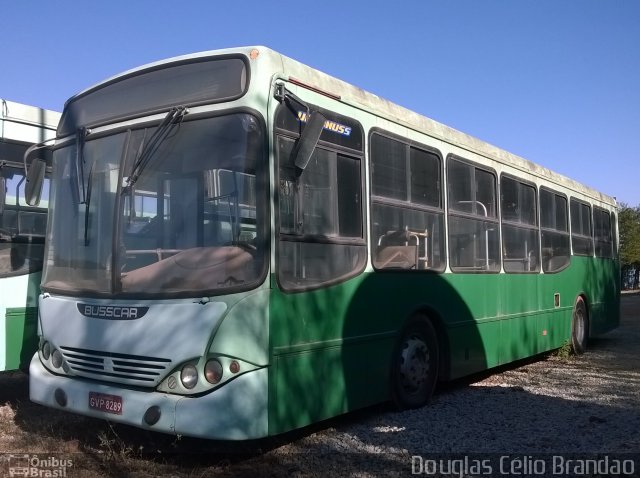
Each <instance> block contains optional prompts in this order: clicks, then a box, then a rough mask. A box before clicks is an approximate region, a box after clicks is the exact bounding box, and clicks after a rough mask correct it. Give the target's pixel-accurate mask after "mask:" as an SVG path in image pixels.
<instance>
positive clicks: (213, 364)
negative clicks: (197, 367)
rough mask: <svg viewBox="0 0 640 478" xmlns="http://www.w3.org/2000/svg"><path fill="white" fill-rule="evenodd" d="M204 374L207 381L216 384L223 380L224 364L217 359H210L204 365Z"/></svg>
mask: <svg viewBox="0 0 640 478" xmlns="http://www.w3.org/2000/svg"><path fill="white" fill-rule="evenodd" d="M204 376H205V378H206V379H207V382H209V383H212V384H214V385H215V384H216V383H218V382H220V380H222V364H221V363H220V362H218V361H217V360H215V359H213V360H209V361H208V362H207V364H206V365H205V366H204Z"/></svg>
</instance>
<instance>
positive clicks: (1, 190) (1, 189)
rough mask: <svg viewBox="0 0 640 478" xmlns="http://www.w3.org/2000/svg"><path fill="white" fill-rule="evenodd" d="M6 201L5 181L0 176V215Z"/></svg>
mask: <svg viewBox="0 0 640 478" xmlns="http://www.w3.org/2000/svg"><path fill="white" fill-rule="evenodd" d="M6 200H7V180H6V179H5V178H4V176H0V214H2V213H3V212H4V203H5V202H6Z"/></svg>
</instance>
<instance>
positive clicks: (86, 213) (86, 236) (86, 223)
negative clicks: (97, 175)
mask: <svg viewBox="0 0 640 478" xmlns="http://www.w3.org/2000/svg"><path fill="white" fill-rule="evenodd" d="M94 164H95V162H93V163H91V168H90V169H89V178H87V181H88V184H87V193H86V196H85V201H84V245H85V246H88V245H89V205H90V204H91V183H92V180H93V165H94Z"/></svg>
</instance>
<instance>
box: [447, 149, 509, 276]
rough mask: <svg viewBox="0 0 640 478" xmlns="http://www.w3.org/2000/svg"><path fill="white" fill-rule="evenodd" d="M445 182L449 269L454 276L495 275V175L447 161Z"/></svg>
mask: <svg viewBox="0 0 640 478" xmlns="http://www.w3.org/2000/svg"><path fill="white" fill-rule="evenodd" d="M447 178H448V179H447V185H448V189H447V194H448V198H449V258H450V265H451V269H452V270H453V271H455V272H498V271H499V270H500V235H499V224H498V220H497V214H496V178H495V175H494V174H493V173H491V172H489V171H486V170H484V169H480V168H478V167H476V166H474V165H471V164H469V163H466V162H464V161H460V160H458V159H455V158H450V159H449V161H448V163H447Z"/></svg>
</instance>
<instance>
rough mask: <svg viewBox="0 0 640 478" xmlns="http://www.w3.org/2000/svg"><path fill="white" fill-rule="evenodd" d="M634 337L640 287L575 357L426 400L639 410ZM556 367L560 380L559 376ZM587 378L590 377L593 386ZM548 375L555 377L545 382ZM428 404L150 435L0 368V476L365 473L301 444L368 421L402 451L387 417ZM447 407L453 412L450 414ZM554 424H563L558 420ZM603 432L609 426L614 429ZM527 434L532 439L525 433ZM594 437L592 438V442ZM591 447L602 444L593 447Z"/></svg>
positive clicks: (339, 437) (333, 438) (638, 441)
mask: <svg viewBox="0 0 640 478" xmlns="http://www.w3.org/2000/svg"><path fill="white" fill-rule="evenodd" d="M639 338H640V293H630V294H623V296H622V320H621V326H620V327H619V328H618V329H617V330H615V331H613V332H611V333H610V334H607V335H606V336H604V338H601V339H595V340H593V341H592V343H591V344H590V350H589V352H588V353H587V354H586V355H585V356H583V357H563V356H558V355H553V354H552V355H547V356H542V357H537V358H536V359H535V360H532V361H528V362H527V363H524V364H518V365H517V366H511V367H506V368H501V369H499V370H497V371H491V372H490V373H485V374H483V375H480V376H477V377H472V378H471V379H468V380H465V381H463V382H457V383H454V384H452V385H447V386H446V387H444V388H442V389H441V390H440V391H439V392H438V394H437V395H436V397H435V406H436V407H438V406H439V404H442V403H444V404H446V403H451V402H456V400H462V398H461V397H464V400H477V399H478V398H479V397H480V395H482V394H485V395H486V394H493V393H495V394H499V393H504V389H505V388H506V389H511V390H513V391H515V392H516V393H520V392H521V391H522V390H526V391H527V393H529V394H530V395H531V396H535V395H536V394H543V395H545V396H547V397H557V396H560V395H571V396H570V397H569V400H573V401H576V400H578V401H580V400H582V398H581V397H582V395H581V394H584V397H585V398H584V401H585V403H587V402H589V400H590V398H589V395H593V394H594V393H598V394H600V396H601V398H599V399H598V400H599V402H598V403H597V406H598V407H599V409H600V410H604V409H607V410H608V408H607V407H614V408H615V409H616V410H623V411H624V410H629V409H631V410H635V412H634V415H633V416H634V417H636V418H637V417H638V410H639V409H640V346H639ZM585 358H586V359H585ZM567 374H568V375H571V376H573V377H574V382H572V383H571V384H568V385H567V381H566V375H567ZM561 375H562V377H563V378H562V381H560V378H559V377H560V376H561ZM594 377H595V378H594ZM594 380H597V384H596V383H595V382H594ZM607 380H608V381H607ZM554 381H556V382H558V383H555V384H554ZM610 383H615V384H617V385H616V390H611V386H610V385H608V384H610ZM556 385H557V386H556ZM536 387H540V388H539V389H538V388H536ZM554 387H555V388H554ZM598 387H599V388H598ZM492 396H493V395H492ZM496 396H497V395H496ZM602 397H604V398H602ZM561 398H563V399H566V398H567V397H561ZM471 403H473V402H471ZM521 403H525V402H521ZM579 406H582V405H579ZM584 406H585V407H588V406H589V405H584ZM594 406H595V405H594ZM629 407H631V408H629ZM429 408H430V407H426V409H424V410H426V412H416V411H408V412H403V413H398V412H393V411H391V410H390V407H389V405H388V404H383V405H380V406H377V407H373V408H369V409H366V410H363V411H360V412H355V413H351V414H348V415H345V416H342V417H338V418H335V419H332V420H328V421H326V422H323V423H321V424H317V425H314V426H311V427H307V428H305V429H303V430H299V431H296V432H293V433H289V434H286V435H284V436H279V437H276V438H270V439H265V440H260V441H255V442H249V443H221V442H214V441H207V440H197V439H191V438H184V437H182V438H181V437H173V436H168V435H163V434H158V433H151V432H147V431H143V430H140V429H137V428H133V427H128V426H122V425H113V424H110V423H108V422H105V421H103V420H97V419H92V418H85V417H81V416H76V415H73V414H70V413H66V412H62V411H57V410H52V409H48V408H45V407H42V406H39V405H36V404H34V403H31V402H30V401H29V393H28V378H27V376H26V375H24V374H22V373H5V374H0V476H9V470H10V469H11V470H15V465H16V463H19V462H20V460H22V461H21V463H22V464H23V465H24V463H25V460H30V461H31V462H33V461H34V460H36V461H38V460H40V461H38V463H36V464H39V467H40V469H46V470H49V471H51V470H54V469H56V470H60V469H63V470H64V473H65V475H63V476H69V477H84V476H87V477H88V476H91V477H94V476H105V477H121V476H132V477H148V476H176V477H201V476H239V475H242V476H290V475H292V474H293V475H297V476H310V475H314V476H330V475H332V476H338V475H340V476H375V473H370V472H369V473H366V472H360V471H358V468H357V467H355V468H354V469H352V470H350V469H349V466H350V465H349V463H350V461H349V460H347V461H346V463H347V464H345V461H344V460H342V461H341V464H340V468H334V469H331V468H330V467H327V468H323V467H324V466H325V465H326V466H328V463H327V461H326V460H330V459H331V458H327V455H322V459H319V462H312V461H309V459H308V454H306V453H305V452H303V451H301V450H305V449H309V448H312V447H314V446H316V444H318V446H323V447H326V446H328V445H327V444H330V446H331V449H332V450H335V449H340V450H346V451H347V453H348V452H349V450H350V449H351V448H354V449H355V448H358V447H359V443H361V442H362V440H360V438H358V437H361V432H362V430H363V429H365V428H368V429H370V430H372V431H375V432H377V433H381V430H382V432H387V435H389V433H391V435H393V437H394V438H393V440H394V441H389V442H388V444H387V445H385V444H384V443H383V442H380V443H381V444H380V446H379V448H380V449H382V450H383V452H384V451H385V450H387V451H388V450H400V453H401V454H402V453H404V454H405V455H406V453H407V450H412V449H413V448H412V447H415V440H416V438H415V437H412V436H409V434H405V435H403V434H402V433H395V432H402V430H405V429H406V428H407V425H402V426H399V425H398V426H396V425H392V424H394V423H399V422H401V421H403V420H404V421H408V422H412V421H416V420H422V419H424V418H423V417H424V416H428V415H423V416H422V417H420V416H417V415H415V414H416V413H426V414H428V413H429V411H428V409H429ZM467 408H469V407H468V406H467ZM612 409H613V408H612ZM432 412H433V411H432ZM443 413H445V412H443ZM452 413H454V415H456V414H457V415H459V413H458V412H452ZM495 413H496V416H499V415H500V414H502V415H504V413H505V412H504V410H502V411H501V410H497V411H496V412H495ZM610 415H611V414H609V415H606V417H605V418H602V416H604V415H602V414H600V415H596V414H594V413H591V414H590V415H589V416H588V417H586V418H585V420H586V424H587V425H586V426H588V427H591V428H589V430H592V429H594V427H598V426H601V427H602V428H601V429H599V428H595V429H597V430H605V429H606V428H610V426H609V425H611V423H609V424H607V423H605V422H606V420H609V416H610ZM620 416H622V415H620ZM603 420H604V422H603ZM385 424H387V425H385ZM559 426H560V427H563V426H565V425H564V424H563V423H562V420H560V424H559ZM474 429H475V428H471V426H470V428H469V430H468V431H466V432H465V433H466V434H467V435H470V434H471V435H473V433H474ZM443 430H446V428H443ZM586 431H588V430H586V429H585V431H583V432H581V431H580V430H577V431H576V430H573V431H572V432H573V433H577V434H581V433H582V435H583V437H582V438H580V439H581V440H582V441H581V442H580V444H581V446H582V445H584V449H586V450H590V448H589V447H590V445H591V441H590V440H592V438H591V437H589V434H588V433H586ZM613 432H614V433H615V430H613ZM495 433H496V434H498V435H500V434H502V435H505V436H504V437H500V436H499V437H498V438H505V439H507V440H508V439H509V438H510V437H509V431H508V426H507V428H505V429H504V430H503V431H500V429H497V431H495ZM591 434H592V435H594V437H593V440H600V442H602V441H603V438H602V436H601V435H602V433H600V432H598V433H591ZM391 435H389V436H391ZM596 435H597V436H596ZM576 436H577V435H576ZM639 436H640V432H637V434H636V435H635V436H631V437H628V439H626V440H625V441H619V442H618V441H614V442H609V443H614V444H615V446H618V447H621V448H627V449H620V450H617V449H615V450H610V451H614V452H626V453H629V452H631V453H640V438H639ZM357 438H358V439H357ZM469 438H473V436H471V437H469ZM476 438H477V443H481V442H486V438H484V437H481V436H479V435H478V436H477V437H476ZM559 438H562V437H559ZM563 439H564V438H563ZM358 440H360V441H358ZM438 440H439V441H438V442H437V449H438V450H447V449H456V447H460V446H461V445H460V444H459V443H458V442H455V441H454V440H457V438H456V439H454V438H449V437H448V436H447V435H446V433H441V434H439V437H438ZM448 440H449V441H448ZM548 440H551V441H550V442H549V441H547V444H546V445H545V442H544V441H535V444H532V445H531V447H530V448H527V453H535V452H536V451H539V452H544V453H548V452H549V451H550V450H549V448H550V447H554V446H557V444H556V442H555V441H553V440H555V437H553V436H552V437H550V438H548ZM531 441H532V443H533V440H531ZM522 443H528V442H526V441H523V442H522ZM594 443H595V442H594ZM596 445H597V444H594V447H596ZM520 446H521V445H520ZM598 446H599V445H598ZM385 447H386V448H385ZM521 448H522V446H521ZM593 450H594V451H597V452H601V451H602V450H601V448H597V447H596V448H593ZM489 451H490V450H489ZM514 451H520V450H514ZM319 456H320V455H319ZM34 457H35V458H34ZM56 460H57V461H56ZM322 460H324V465H323V461H322ZM32 465H33V463H32ZM32 465H30V466H32ZM400 471H403V472H406V469H405V470H399V473H398V474H402V473H400ZM23 476H26V475H23ZM43 476H44V475H43ZM54 476H55V475H54Z"/></svg>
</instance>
